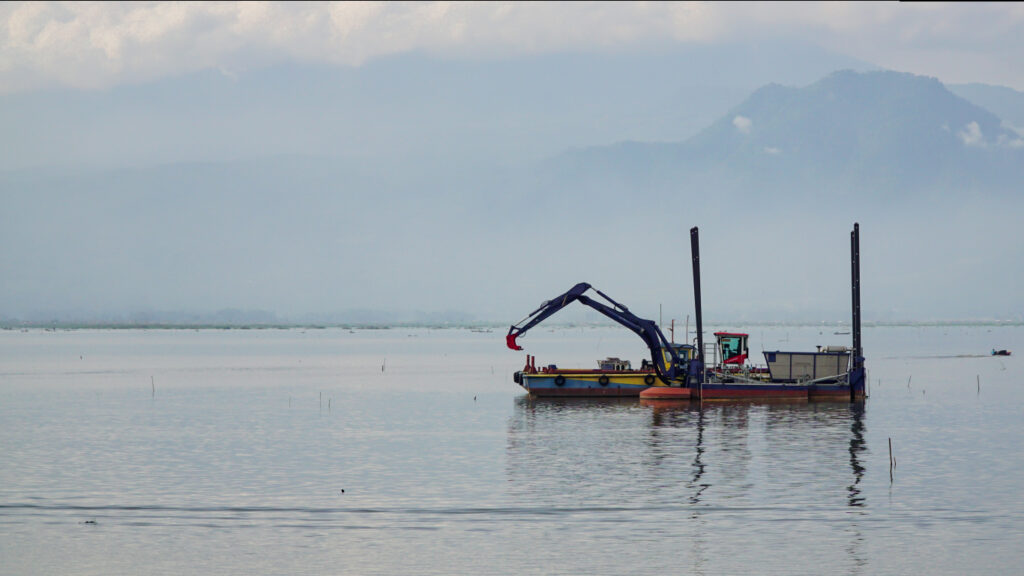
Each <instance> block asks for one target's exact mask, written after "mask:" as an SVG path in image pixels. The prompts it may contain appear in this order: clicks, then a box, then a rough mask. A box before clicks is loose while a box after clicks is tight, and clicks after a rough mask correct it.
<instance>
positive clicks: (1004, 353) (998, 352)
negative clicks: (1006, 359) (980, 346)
mask: <svg viewBox="0 0 1024 576" xmlns="http://www.w3.org/2000/svg"><path fill="white" fill-rule="evenodd" d="M992 355H993V356H1009V355H1010V351H1009V350H996V349H995V348H993V349H992Z"/></svg>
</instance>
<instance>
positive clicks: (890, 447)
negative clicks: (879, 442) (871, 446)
mask: <svg viewBox="0 0 1024 576" xmlns="http://www.w3.org/2000/svg"><path fill="white" fill-rule="evenodd" d="M895 465H896V460H895V459H894V458H893V457H892V438H889V484H892V469H893V467H894V466H895Z"/></svg>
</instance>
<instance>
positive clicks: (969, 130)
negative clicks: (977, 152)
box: [956, 122, 985, 146]
mask: <svg viewBox="0 0 1024 576" xmlns="http://www.w3.org/2000/svg"><path fill="white" fill-rule="evenodd" d="M956 135H957V136H959V137H960V140H961V141H963V143H964V145H965V146H984V145H985V136H984V134H982V133H981V127H980V126H978V123H977V122H971V123H970V124H968V125H966V126H964V129H963V130H961V131H960V132H957V134H956Z"/></svg>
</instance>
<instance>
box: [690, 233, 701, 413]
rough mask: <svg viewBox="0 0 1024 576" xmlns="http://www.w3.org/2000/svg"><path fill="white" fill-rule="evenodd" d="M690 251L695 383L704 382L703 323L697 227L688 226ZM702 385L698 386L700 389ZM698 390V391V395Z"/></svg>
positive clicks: (699, 389)
mask: <svg viewBox="0 0 1024 576" xmlns="http://www.w3.org/2000/svg"><path fill="white" fill-rule="evenodd" d="M690 253H691V254H692V256H693V302H694V307H695V308H696V313H697V361H698V362H699V363H700V365H699V370H700V371H699V372H698V376H697V383H698V384H703V383H704V325H703V323H702V321H701V310H700V238H699V236H698V235H697V227H696V226H694V227H693V228H690ZM701 388H703V386H698V391H701ZM699 395H700V392H698V397H699Z"/></svg>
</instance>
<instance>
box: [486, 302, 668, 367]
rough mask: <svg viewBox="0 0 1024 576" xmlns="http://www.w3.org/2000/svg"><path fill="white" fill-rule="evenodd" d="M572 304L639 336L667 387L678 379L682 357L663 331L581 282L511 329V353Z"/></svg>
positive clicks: (545, 303) (541, 306)
mask: <svg viewBox="0 0 1024 576" xmlns="http://www.w3.org/2000/svg"><path fill="white" fill-rule="evenodd" d="M588 290H593V291H594V292H596V293H597V294H598V295H600V296H601V297H602V298H603V299H604V300H606V301H607V302H608V303H607V304H606V303H604V302H600V301H597V300H595V299H593V298H591V297H589V296H587V295H586V294H584V293H585V292H587V291H588ZM573 302H579V303H580V304H583V305H586V306H589V307H591V308H593V309H594V310H597V311H598V312H600V313H601V314H603V315H605V316H607V317H608V318H611V319H612V320H614V321H616V322H618V323H619V324H622V325H623V326H625V327H626V328H629V329H630V330H631V331H632V332H633V333H635V334H636V335H637V336H639V337H640V338H641V339H642V340H643V341H644V343H645V344H647V347H648V348H649V349H650V351H651V361H652V362H653V365H654V368H655V372H657V374H658V377H659V378H661V379H662V381H663V382H665V383H666V384H668V381H669V380H673V379H675V378H676V377H677V376H678V375H679V370H680V369H681V363H682V362H681V360H680V358H679V354H678V352H676V349H675V348H674V347H673V346H672V345H670V344H669V342H668V340H667V339H666V338H665V335H664V334H663V333H662V332H661V329H659V328H658V325H657V324H655V323H654V322H653V321H651V320H647V319H644V318H640V317H638V316H637V315H635V314H633V313H632V312H630V311H629V309H628V308H626V307H625V306H623V305H622V304H619V303H618V302H616V301H615V300H612V299H611V298H610V297H609V296H608V295H606V294H604V293H603V292H601V291H600V290H598V289H597V288H594V287H593V286H591V285H590V284H587V283H586V282H580V283H579V284H577V285H575V286H573V287H572V288H570V289H569V290H567V291H566V292H565V293H563V294H560V295H559V296H556V297H555V298H552V299H551V300H548V301H547V302H544V303H543V304H541V305H540V307H539V308H537V309H536V310H534V311H533V313H531V314H530V315H529V316H527V317H526V318H524V319H523V320H521V321H520V322H519V324H516V325H513V326H512V327H511V328H509V330H508V334H507V335H506V336H505V344H506V345H507V346H508V347H509V348H511V349H512V350H522V349H523V348H522V346H520V345H519V344H518V342H516V339H517V338H518V337H520V336H522V335H523V334H525V333H526V332H527V331H528V330H530V329H531V328H533V327H534V326H536V325H537V324H540V323H541V322H543V321H544V320H546V319H548V318H550V317H551V316H552V315H553V314H555V313H556V312H558V311H559V310H561V309H562V308H565V307H566V306H568V305H569V304H572V303H573Z"/></svg>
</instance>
